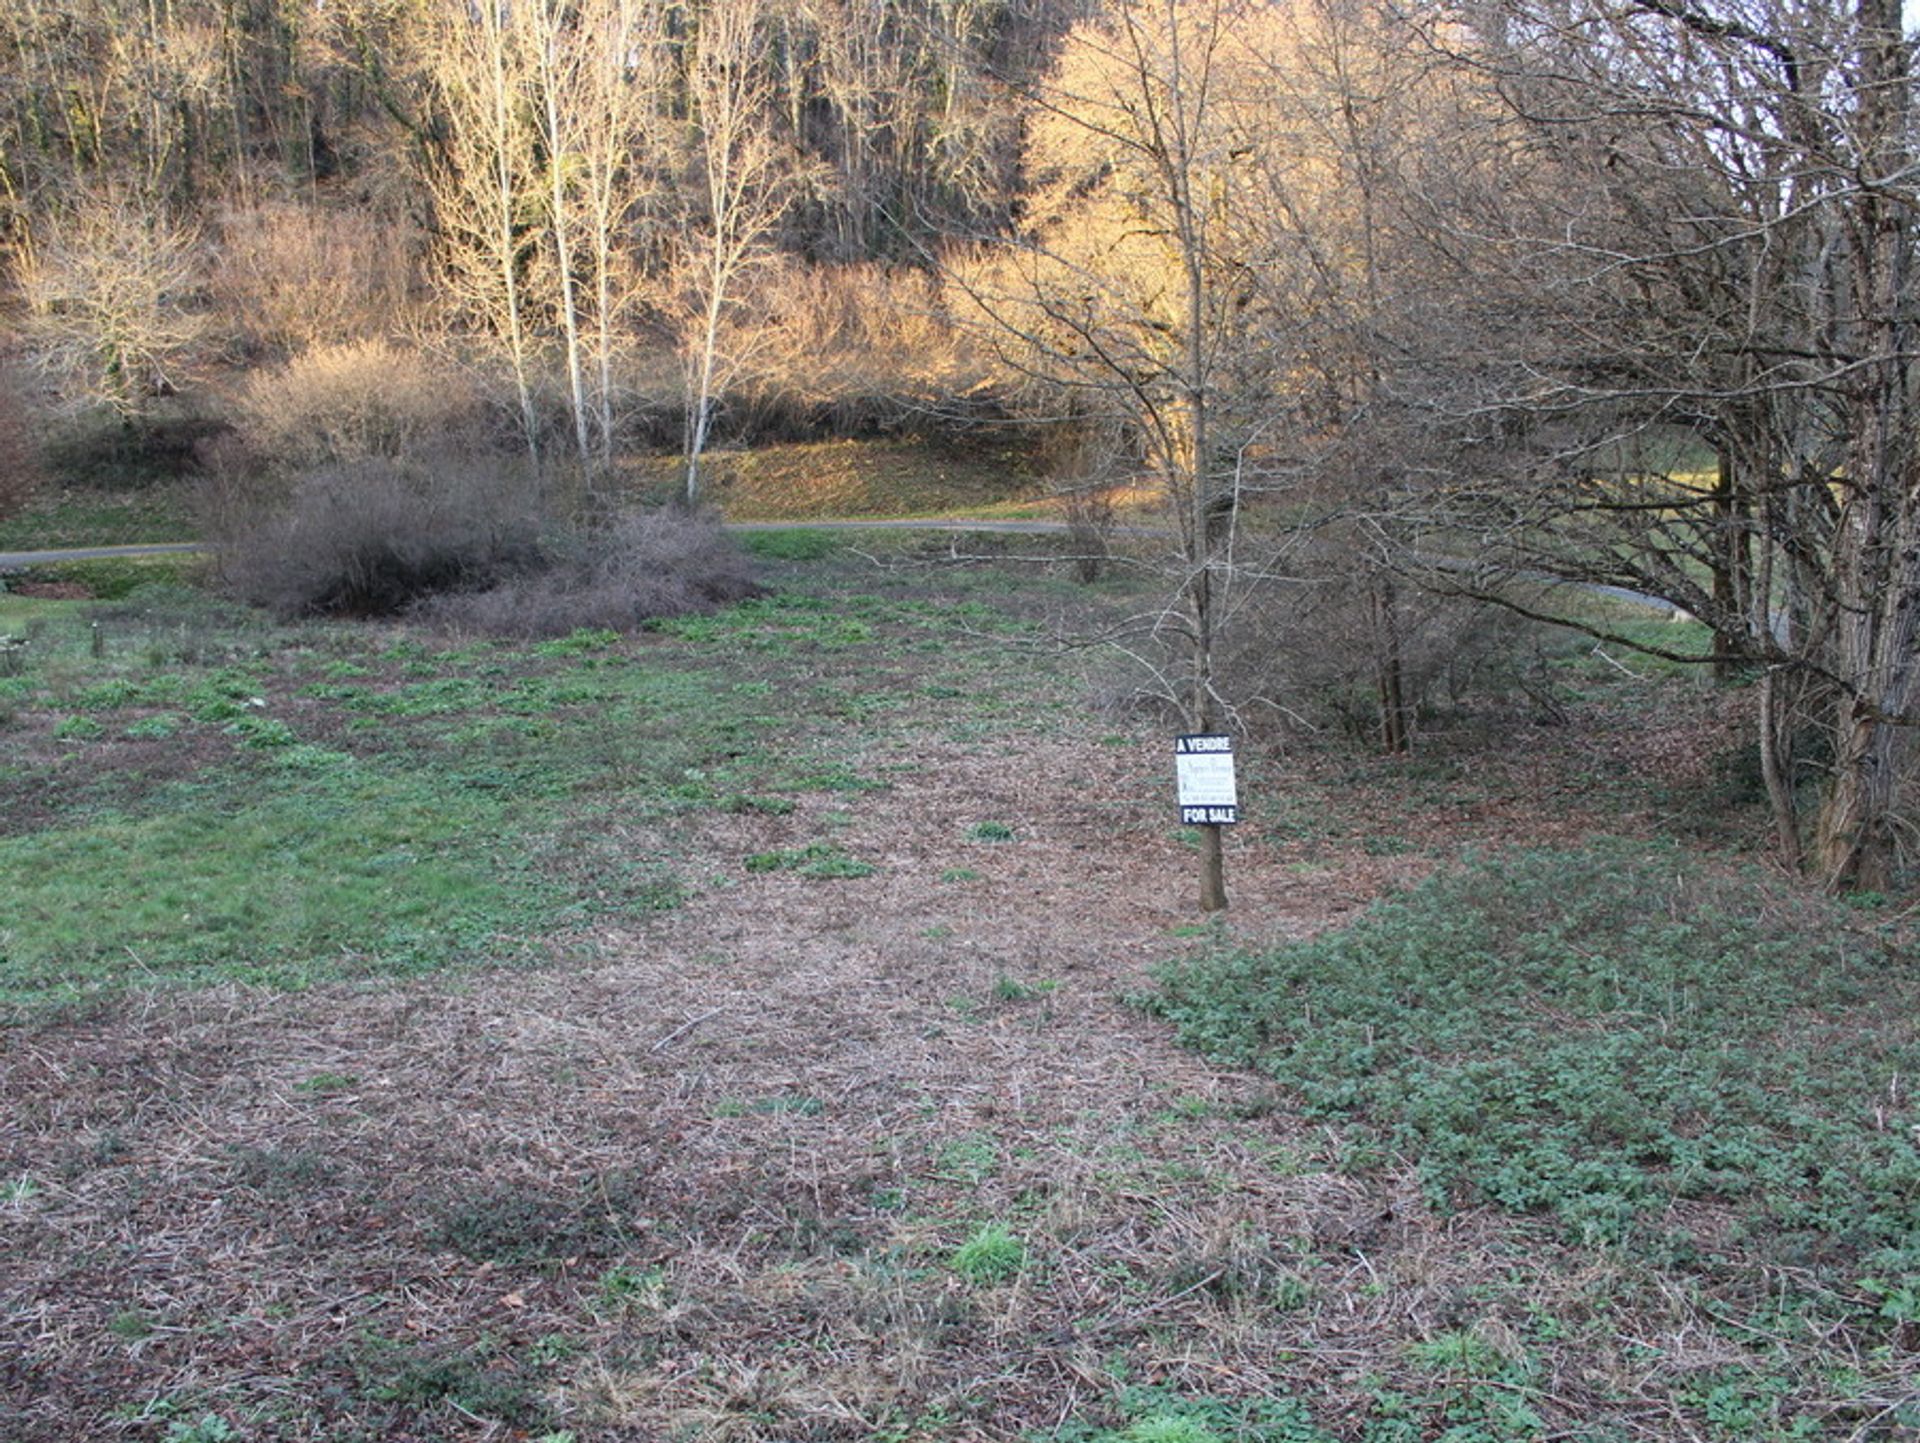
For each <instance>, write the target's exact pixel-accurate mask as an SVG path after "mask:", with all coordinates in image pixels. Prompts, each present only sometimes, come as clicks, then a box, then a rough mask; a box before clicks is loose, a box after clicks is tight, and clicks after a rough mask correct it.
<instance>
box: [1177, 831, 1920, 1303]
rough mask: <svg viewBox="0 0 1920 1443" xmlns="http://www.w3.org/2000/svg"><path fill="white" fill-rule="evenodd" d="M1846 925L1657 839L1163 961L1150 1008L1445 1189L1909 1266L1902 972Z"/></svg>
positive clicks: (1913, 1254) (1544, 859)
mask: <svg viewBox="0 0 1920 1443" xmlns="http://www.w3.org/2000/svg"><path fill="white" fill-rule="evenodd" d="M1854 921H1857V919H1851V920H1850V919H1849V917H1848V916H1847V914H1844V913H1842V912H1841V911H1840V910H1839V909H1837V908H1833V907H1829V906H1825V905H1821V904H1819V903H1816V902H1812V901H1808V900H1806V899H1804V898H1798V897H1795V896H1793V895H1791V894H1788V893H1786V892H1785V891H1784V890H1781V889H1778V888H1776V887H1773V886H1771V885H1769V884H1768V883H1767V882H1765V881H1763V880H1761V879H1759V878H1757V877H1752V876H1728V875H1723V874H1720V873H1716V872H1711V871H1708V870H1706V869H1704V868H1702V867H1700V866H1698V865H1696V864H1694V863H1693V862H1691V861H1689V860H1688V859H1687V858H1686V857H1684V856H1682V855H1681V854H1680V853H1678V852H1677V851H1674V850H1672V849H1667V848H1662V847H1657V846H1645V845H1634V844H1629V843H1599V844H1594V845H1592V846H1589V847H1586V848H1584V849H1578V850H1573V851H1554V852H1521V853H1515V854H1511V855H1506V856H1493V857H1482V858H1479V859H1476V860H1472V861H1469V862H1468V863H1467V864H1466V865H1464V866H1461V867H1458V868H1456V869H1454V870H1452V871H1450V872H1448V873H1446V874H1444V875H1441V876H1438V877H1436V878H1434V879H1432V880H1430V881H1428V882H1426V883H1424V884H1422V885H1420V886H1418V887H1416V888H1414V889H1412V890H1411V891H1409V892H1408V893H1406V894H1405V895H1403V896H1401V897H1398V898H1395V899H1392V900H1388V901H1385V902H1382V903H1379V904H1377V905H1375V906H1374V907H1373V908H1372V909H1370V910H1369V911H1368V912H1367V913H1365V914H1364V915H1363V916H1362V917H1361V919H1360V920H1359V921H1358V922H1356V923H1355V924H1353V925H1352V926H1350V927H1348V928H1346V929H1345V930H1343V931H1340V932H1338V933H1334V934H1332V935H1329V936H1325V937H1321V938H1317V939H1314V940H1311V941H1307V942H1300V943H1295V944H1291V945H1288V946H1284V947H1281V948H1279V949H1277V950H1275V951H1272V952H1262V953H1232V952H1218V951H1210V952H1208V953H1206V954H1204V955H1202V956H1200V957H1198V958H1197V959H1195V960H1191V961H1188V962H1184V963H1181V964H1178V965H1174V966H1171V967H1168V968H1166V969H1165V970H1164V971H1163V972H1162V974H1161V977H1160V990H1159V991H1158V993H1157V994H1156V995H1154V996H1153V997H1152V998H1150V999H1149V1000H1148V1005H1149V1006H1151V1007H1152V1008H1153V1010H1155V1011H1156V1012H1158V1013H1160V1014H1161V1015H1163V1016H1165V1017H1168V1018H1170V1019H1172V1020H1173V1021H1174V1022H1175V1023H1176V1024H1178V1026H1179V1028H1180V1032H1181V1035H1182V1037H1183V1038H1184V1039H1185V1040H1186V1041H1188V1042H1189V1043H1191V1044H1193V1045H1195V1046H1197V1047H1200V1048H1202V1049H1204V1050H1205V1051H1206V1052H1208V1053H1209V1054H1211V1055H1214V1056H1216V1057H1220V1058H1224V1059H1228V1060H1231V1061H1234V1062H1238V1063H1244V1064H1248V1065H1251V1066H1254V1067H1257V1068H1259V1069H1260V1070H1262V1071H1263V1072H1266V1073H1268V1074H1269V1075H1271V1076H1273V1077H1275V1078H1277V1079H1279V1080H1280V1081H1282V1082H1283V1083H1285V1084H1287V1086H1288V1087H1289V1088H1290V1089H1291V1090H1292V1091H1293V1092H1294V1093H1295V1094H1296V1095H1297V1096H1298V1098H1299V1100H1300V1101H1301V1103H1302V1104H1303V1105H1304V1106H1305V1107H1306V1108H1307V1109H1308V1110H1309V1111H1310V1112H1311V1113H1313V1114H1315V1115H1319V1116H1326V1117H1338V1118H1348V1119H1353V1120H1355V1121H1356V1122H1358V1123H1360V1124H1363V1125H1364V1126H1365V1127H1366V1128H1369V1129H1371V1130H1373V1131H1374V1132H1375V1133H1376V1134H1377V1135H1378V1136H1380V1137H1381V1138H1382V1139H1383V1140H1384V1141H1385V1142H1386V1143H1387V1144H1388V1145H1390V1146H1391V1147H1393V1148H1396V1149H1400V1150H1402V1151H1404V1152H1406V1153H1407V1154H1409V1155H1411V1156H1412V1157H1413V1158H1414V1159H1416V1160H1417V1162H1418V1165H1419V1168H1420V1171H1421V1174H1422V1176H1423V1178H1424V1180H1425V1184H1426V1187H1427V1190H1428V1192H1429V1194H1430V1195H1431V1197H1432V1198H1433V1200H1434V1201H1435V1202H1436V1203H1439V1204H1441V1205H1443V1206H1455V1205H1459V1204H1463V1203H1473V1202H1491V1203H1494V1204H1497V1205H1499V1206H1501V1207H1503V1208H1507V1209H1510V1210H1512V1211H1515V1212H1520V1213H1543V1214H1548V1215H1551V1216H1554V1217H1556V1218H1559V1219H1560V1220H1562V1221H1563V1222H1564V1223H1565V1224H1566V1225H1567V1226H1568V1227H1569V1228H1570V1229H1572V1230H1573V1232H1574V1233H1575V1234H1576V1235H1578V1236H1581V1237H1584V1238H1586V1239H1589V1240H1593V1241H1603V1242H1637V1243H1646V1244H1648V1245H1649V1246H1654V1247H1657V1248H1658V1249H1660V1250H1662V1251H1670V1250H1671V1249H1673V1248H1676V1247H1677V1248H1679V1249H1681V1250H1682V1251H1683V1252H1684V1251H1685V1249H1686V1248H1688V1247H1689V1246H1690V1240H1689V1239H1688V1238H1687V1237H1686V1236H1685V1235H1684V1234H1680V1233H1677V1232H1676V1231H1675V1230H1673V1229H1670V1228H1669V1227H1668V1226H1667V1225H1666V1222H1665V1215H1666V1212H1667V1210H1668V1209H1669V1208H1670V1207H1671V1206H1672V1205H1673V1204H1675V1203H1678V1202H1682V1201H1700V1202H1708V1203H1723V1204H1726V1205H1728V1206H1729V1207H1731V1208H1733V1209H1734V1210H1735V1212H1736V1213H1737V1215H1738V1216H1739V1217H1740V1218H1741V1219H1743V1220H1744V1225H1745V1226H1746V1227H1748V1228H1750V1229H1751V1230H1752V1231H1753V1233H1754V1235H1755V1237H1756V1238H1760V1239H1764V1240H1765V1243H1766V1246H1767V1247H1768V1248H1769V1250H1771V1251H1773V1252H1775V1253H1776V1254H1779V1255H1781V1256H1782V1257H1783V1258H1784V1259H1792V1260H1795V1261H1800V1262H1808V1261H1815V1260H1821V1259H1826V1260H1837V1259H1843V1258H1844V1259H1851V1260H1852V1261H1851V1262H1850V1263H1847V1264H1845V1265H1846V1266H1854V1265H1858V1264H1860V1263H1861V1262H1863V1261H1865V1260H1867V1259H1869V1258H1871V1257H1873V1256H1875V1255H1878V1256H1879V1258H1880V1260H1881V1261H1880V1264H1879V1265H1880V1266H1890V1265H1892V1264H1891V1262H1890V1260H1892V1259H1896V1258H1897V1257H1901V1256H1904V1257H1906V1258H1907V1259H1908V1260H1909V1261H1916V1260H1920V1147H1917V1146H1916V1144H1920V1130H1917V1129H1920V1112H1916V1110H1915V1105H1914V1103H1913V1101H1912V1096H1911V1094H1910V1093H1909V1092H1908V1091H1907V1090H1906V1084H1905V1082H1904V1079H1906V1078H1910V1077H1912V1076H1913V1075H1914V1072H1915V1069H1916V1068H1920V1030H1916V1015H1917V1012H1920V1009H1917V1008H1916V1003H1920V968H1916V966H1915V962H1914V959H1913V958H1912V956H1911V955H1910V954H1909V953H1906V952H1903V951H1895V950H1892V949H1890V948H1888V947H1886V946H1884V945H1882V942H1881V940H1880V939H1879V938H1877V937H1876V936H1874V935H1872V934H1868V933H1864V932H1862V931H1860V930H1859V929H1858V928H1857V927H1856V926H1855V925H1852V922H1854ZM1889 1109H1891V1112H1890V1111H1889Z"/></svg>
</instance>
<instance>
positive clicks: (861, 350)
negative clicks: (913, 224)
mask: <svg viewBox="0 0 1920 1443" xmlns="http://www.w3.org/2000/svg"><path fill="white" fill-rule="evenodd" d="M750 287H751V294H750V295H749V296H748V297H747V300H746V303H745V304H743V305H742V306H741V308H740V310H739V312H738V314H737V316H736V317H735V319H734V327H735V331H736V332H742V333H736V334H730V335H729V337H728V339H727V345H728V348H729V350H730V352H731V353H733V354H736V355H739V356H740V357H741V358H742V364H741V367H740V372H741V373H740V375H739V377H738V378H737V380H736V382H735V385H734V387H733V394H731V395H730V396H729V397H728V400H729V402H730V403H731V404H732V405H733V406H734V408H735V411H736V424H737V426H738V428H739V429H741V430H744V431H749V432H752V433H753V434H756V435H777V436H778V435H785V436H804V435H811V434H813V433H815V432H817V431H822V430H825V431H830V432H832V433H834V434H836V435H848V434H853V433H856V432H859V431H863V430H869V429H872V428H873V427H875V426H880V425H885V424H887V423H889V422H892V421H895V420H898V419H899V418H900V417H901V416H902V415H903V414H905V413H906V412H908V411H909V410H924V409H925V408H927V407H929V406H941V405H945V404H947V403H949V402H951V401H952V400H953V399H954V398H957V397H961V396H964V395H967V394H969V393H970V392H972V391H973V390H974V389H976V388H977V387H979V386H980V385H982V384H983V383H984V382H985V380H986V379H987V375H988V371H987V367H986V363H985V360H984V358H983V357H981V356H980V355H979V354H977V349H976V347H975V346H974V345H973V344H972V343H971V341H970V338H969V337H968V336H967V335H965V334H963V333H962V332H960V331H959V330H957V329H956V328H955V327H954V326H953V325H952V324H951V323H950V322H949V321H948V320H947V318H946V316H945V313H944V311H943V309H942V307H941V304H940V292H939V287H938V286H937V285H936V284H935V282H934V281H932V280H931V279H930V278H929V277H928V276H926V275H925V274H924V273H922V272H919V271H914V270H907V269H900V268H893V269H890V268H888V267H885V266H880V265H874V264H860V265H840V266H814V265H805V264H802V263H800V262H798V261H792V260H783V261H781V262H779V263H771V264H768V265H767V266H765V267H763V268H762V269H761V271H759V272H758V273H756V274H755V275H754V276H753V277H752V279H751V281H750ZM749 329H750V330H751V332H752V334H744V332H745V331H747V330H749Z"/></svg>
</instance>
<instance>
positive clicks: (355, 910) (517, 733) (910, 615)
mask: <svg viewBox="0 0 1920 1443" xmlns="http://www.w3.org/2000/svg"><path fill="white" fill-rule="evenodd" d="M1009 625H1017V623H1013V622H1009V621H1007V620H1006V619H1005V618H1004V617H998V616H997V615H996V614H995V613H992V612H990V611H989V610H988V609H987V608H986V607H984V606H983V605H982V604H981V603H980V602H977V601H973V600H970V599H966V598H965V597H961V596H949V597H947V598H945V599H940V600H920V599H914V598H900V599H885V598H882V597H879V596H873V595H861V594H858V593H847V594H844V595H841V596H839V597H837V598H835V599H833V600H831V601H829V600H824V599H820V598H809V597H805V596H797V595H785V596H781V595H776V596H774V597H770V598H768V599H767V600H764V601H757V602H751V603H748V604H746V605H744V606H741V607H737V608H734V609H732V610H731V611H729V612H726V613H724V614H722V615H719V616H714V617H705V618H689V619H686V620H682V621H677V622H672V623H663V624H661V625H659V626H658V627H656V628H654V629H652V630H650V631H647V632H644V633H641V634H639V635H636V636H634V637H627V638H623V637H619V636H616V635H615V634H613V633H611V632H582V633H577V634H576V635H574V636H572V637H569V638H564V639H562V640H559V641H555V642H547V643H543V644H537V645H530V646H497V645H492V644H478V645H476V644H471V643H461V642H458V641H456V640H453V639H443V638H436V637H433V636H429V635H416V634H411V633H406V632H395V631H389V630H384V629H379V628H363V629H357V630H356V629H354V628H351V627H332V628H324V627H320V628H306V629H299V628H294V629H274V628H268V627H264V626H263V625H261V623H259V621H258V620H257V619H255V618H254V617H252V616H250V615H248V614H246V613H244V612H241V611H238V610H233V609H229V608H225V607H223V606H220V605H218V604H215V603H209V602H207V601H205V600H204V599H201V598H198V597H197V596H196V595H195V594H193V593H189V592H181V591H177V590H172V589H167V588H155V589H152V590H149V591H147V592H141V593H136V594H135V595H134V596H133V597H132V598H130V599H128V600H126V601H124V602H121V603H118V604H116V605H115V606H113V607H109V608H100V607H89V606H87V605H85V604H81V603H60V602H46V601H35V600H30V599H25V598H10V597H0V635H11V636H15V637H18V638H23V639H24V640H25V641H26V643H27V644H26V645H25V646H23V647H21V648H19V649H18V651H17V653H15V657H14V660H13V661H12V662H11V663H10V664H11V665H12V666H13V667H14V668H15V670H14V671H13V674H11V675H7V676H4V677H0V726H4V729H5V734H6V737H7V740H8V742H9V747H8V762H7V764H6V765H5V767H4V768H0V815H4V816H8V817H10V818H11V823H10V825H8V826H7V827H6V828H5V832H6V833H7V834H6V835H0V872H4V873H5V874H6V875H7V876H8V877H9V878H10V879H12V880H11V881H10V885H9V902H8V908H7V913H6V916H5V918H4V919H3V920H0V959H4V968H0V999H3V1000H4V1002H5V1004H6V1005H8V1006H12V1007H29V1008H31V1007H35V1006H38V1005H41V1004H44V1003H46V1002H49V1001H57V1000H62V999H69V1000H70V999H72V998H74V997H77V996H82V995H91V994H95V993H98V992H100V991H102V990H107V991H111V990H114V989H117V988H120V987H124V986H128V985H136V984H138V985H151V984H156V983H191V982H194V981H204V980H208V979H211V978H215V977H225V978H237V979H242V980H248V981H264V982H270V983H272V984H274V985H282V986H286V985H307V984H311V983H314V982H317V981H320V980H324V979H327V978H334V977H342V976H352V975H365V974H402V973H411V972H419V971H422V970H432V969H435V968H438V967H443V966H446V965H449V964H454V963H471V962H488V963H495V964H498V963H516V962H517V963H525V962H529V961H533V960H537V959H539V958H541V957H545V956H548V955H551V953H552V950H553V948H554V947H555V946H561V947H564V946H565V939H566V938H567V937H568V936H569V935H570V934H572V933H574V932H577V931H578V930H579V929H580V928H581V927H583V926H585V925H586V924H587V923H589V922H590V921H591V920H592V919H593V918H594V917H595V916H598V915H604V914H609V913H631V912H634V911H646V910H648V909H654V908H662V907H672V906H673V905H675V903H676V900H677V898H678V897H679V895H680V893H681V889H682V888H683V887H684V886H686V885H689V884H697V882H698V878H697V877H696V878H688V877H686V876H684V875H683V874H684V873H685V872H686V870H687V868H688V865H689V863H688V860H687V859H686V858H685V857H683V856H681V855H679V854H678V853H677V851H676V846H675V839H674V824H675V822H676V821H677V820H678V819H680V818H682V817H685V816H687V815H689V814H693V813H697V812H701V811H710V810H719V811H726V810H741V809H763V810H771V809H776V808H778V807H780V806H782V805H783V800H784V799H786V798H789V797H790V796H791V795H793V794H795V793H797V792H801V791H806V790H820V789H828V790H844V791H847V792H850V793H855V792H858V791H860V790H861V789H877V788H884V786H885V785H886V783H885V780H884V777H881V776H877V775H875V774H873V772H872V771H871V769H870V768H863V765H862V763H861V762H860V761H859V760H858V759H857V758H849V757H848V754H847V749H846V747H845V745H844V733H843V732H842V731H840V730H838V728H840V727H843V726H845V725H846V724H850V723H865V722H867V721H869V720H870V719H871V718H872V717H874V716H875V715H877V714H878V713H879V712H881V711H884V710H886V709H887V708H889V707H890V706H891V705H893V702H894V699H895V697H896V696H897V691H896V686H897V684H898V677H899V675H900V673H901V671H902V669H903V668H905V669H907V670H911V669H912V668H913V667H914V666H915V665H916V664H917V663H918V660H919V658H920V657H921V656H923V655H924V652H923V651H916V649H917V648H924V647H925V646H926V645H927V644H928V643H930V642H931V641H933V640H934V639H935V638H949V637H950V636H951V635H952V634H953V633H954V631H955V630H956V629H959V628H962V627H972V628H974V629H976V630H981V631H983V632H991V631H992V630H994V629H995V628H998V629H1000V630H1002V631H1004V629H1005V628H1006V627H1007V626H1009ZM940 651H941V656H942V666H943V669H944V670H945V672H946V673H947V674H948V675H957V676H964V675H966V674H967V673H968V672H969V671H970V670H972V669H973V668H975V667H976V666H979V665H980V662H979V660H978V658H974V659H971V660H970V659H969V658H968V657H967V655H966V651H965V648H964V647H962V648H960V649H958V650H955V649H954V648H952V647H951V646H950V645H949V644H948V643H947V642H946V641H944V640H943V641H942V642H941V646H940ZM849 652H850V653H852V654H853V656H854V658H855V659H854V661H853V662H852V667H853V670H854V671H855V676H854V678H853V679H852V681H851V683H849V682H848V681H846V680H835V681H829V680H827V679H825V678H823V677H822V676H820V675H819V674H818V663H819V659H820V658H821V657H822V656H825V655H829V654H832V655H838V654H840V653H849ZM96 653H97V654H96ZM998 690H999V688H998V687H997V686H994V685H992V684H984V685H983V686H982V687H981V688H980V692H981V694H993V693H995V692H997V691H998ZM961 705H962V703H961V694H960V693H959V692H958V691H957V690H956V691H955V692H954V694H953V696H952V697H951V698H949V704H948V707H947V708H946V709H947V710H949V711H955V712H956V713H957V711H958V710H959V709H960V707H961ZM940 711H941V707H940V706H939V705H938V704H937V703H933V704H930V705H928V706H926V707H923V708H922V709H921V717H920V720H921V721H923V722H925V721H929V720H937V715H938V713H939V712H940ZM801 718H805V720H802V719H801ZM786 804H788V805H790V803H786ZM801 861H802V864H804V865H805V866H806V867H808V868H811V869H813V870H822V869H830V868H831V867H833V866H835V865H840V866H852V865H854V864H852V863H851V862H840V863H836V862H835V861H834V859H833V858H832V857H831V856H827V857H826V859H825V860H823V859H822V857H821V856H813V855H809V856H806V857H804V858H802V859H801ZM694 865H695V866H696V867H697V865H698V864H694Z"/></svg>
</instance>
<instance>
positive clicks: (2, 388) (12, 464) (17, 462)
mask: <svg viewBox="0 0 1920 1443" xmlns="http://www.w3.org/2000/svg"><path fill="white" fill-rule="evenodd" d="M41 479H42V478H41V473H40V453H39V448H38V446H37V445H36V444H35V442H34V436H33V425H32V418H31V416H30V414H29V411H28V407H27V401H26V390H25V385H24V383H23V382H22V381H21V379H20V375H19V373H18V371H17V370H16V369H15V368H14V366H13V365H12V364H11V363H10V362H7V361H4V360H0V516H11V515H13V513H14V512H16V511H19V510H20V509H21V508H22V507H24V506H25V505H26V504H27V502H28V501H29V500H30V499H31V498H32V496H33V493H34V492H35V491H36V490H38V489H39V486H40V481H41Z"/></svg>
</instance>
